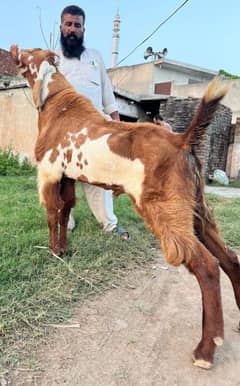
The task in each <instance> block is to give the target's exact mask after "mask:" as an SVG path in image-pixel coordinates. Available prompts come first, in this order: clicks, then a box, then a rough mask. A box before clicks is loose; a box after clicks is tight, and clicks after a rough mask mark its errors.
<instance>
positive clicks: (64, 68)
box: [57, 49, 118, 231]
mask: <svg viewBox="0 0 240 386" xmlns="http://www.w3.org/2000/svg"><path fill="white" fill-rule="evenodd" d="M57 54H58V55H59V57H60V61H59V66H58V68H59V71H60V72H61V73H62V74H63V75H64V76H65V78H66V79H67V80H68V81H69V83H71V85H72V86H73V87H74V88H75V90H76V91H78V92H80V93H81V94H83V95H85V96H86V97H88V98H89V99H90V100H91V101H92V103H93V104H94V106H95V107H96V108H97V109H98V110H99V111H101V112H104V113H105V114H111V113H112V112H113V111H117V110H118V106H117V104H116V102H115V97H114V94H113V90H112V86H111V83H110V80H109V77H108V75H107V72H106V69H105V66H104V63H103V60H102V57H101V54H100V53H99V52H98V51H97V50H94V49H85V51H84V52H83V53H82V55H81V58H80V60H79V59H77V58H71V59H70V58H66V57H64V56H63V54H62V51H61V50H60V51H58V52H57ZM82 187H83V189H84V192H85V195H86V198H87V201H88V205H89V207H90V209H91V210H92V212H93V214H94V216H95V217H96V219H97V221H98V222H99V223H100V224H101V225H102V226H103V229H104V230H105V231H111V230H113V229H114V228H115V226H116V224H117V217H116V216H115V214H114V212H113V199H112V192H111V191H110V190H104V189H102V188H99V187H96V186H92V185H89V184H84V183H82Z"/></svg>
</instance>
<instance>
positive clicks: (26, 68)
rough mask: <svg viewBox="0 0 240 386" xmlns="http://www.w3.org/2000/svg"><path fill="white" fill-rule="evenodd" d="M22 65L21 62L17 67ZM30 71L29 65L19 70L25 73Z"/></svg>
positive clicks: (20, 72)
mask: <svg viewBox="0 0 240 386" xmlns="http://www.w3.org/2000/svg"><path fill="white" fill-rule="evenodd" d="M20 66H21V64H19V65H18V66H17V67H20ZM27 71H28V67H23V68H20V70H19V74H21V75H22V74H24V72H27Z"/></svg>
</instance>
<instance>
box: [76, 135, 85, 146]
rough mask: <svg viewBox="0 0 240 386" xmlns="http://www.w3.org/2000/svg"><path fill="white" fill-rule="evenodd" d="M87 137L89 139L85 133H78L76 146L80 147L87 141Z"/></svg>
mask: <svg viewBox="0 0 240 386" xmlns="http://www.w3.org/2000/svg"><path fill="white" fill-rule="evenodd" d="M86 139H87V136H86V135H84V134H78V135H77V136H76V140H75V146H76V148H77V149H79V148H80V146H81V145H83V144H84V142H85V141H86Z"/></svg>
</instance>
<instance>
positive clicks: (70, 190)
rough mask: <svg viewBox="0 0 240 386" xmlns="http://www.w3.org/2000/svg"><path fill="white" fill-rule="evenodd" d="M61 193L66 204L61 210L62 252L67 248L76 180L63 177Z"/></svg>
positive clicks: (74, 200)
mask: <svg viewBox="0 0 240 386" xmlns="http://www.w3.org/2000/svg"><path fill="white" fill-rule="evenodd" d="M60 195H61V198H62V200H63V203H64V206H63V208H62V209H61V211H60V214H59V216H60V218H59V223H60V240H59V241H60V250H61V253H64V252H66V250H67V225H68V220H69V214H70V211H71V209H72V208H73V207H74V206H75V202H76V198H75V181H74V180H72V179H70V178H63V179H62V180H61V189H60Z"/></svg>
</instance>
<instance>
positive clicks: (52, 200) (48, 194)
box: [41, 182, 63, 255]
mask: <svg viewBox="0 0 240 386" xmlns="http://www.w3.org/2000/svg"><path fill="white" fill-rule="evenodd" d="M41 194H42V198H43V202H44V205H45V206H46V210H47V222H48V229H49V244H50V249H51V250H52V251H53V252H54V253H55V254H56V255H60V254H61V248H60V243H59V237H58V224H59V212H60V210H61V209H62V207H63V201H62V200H61V198H60V186H59V182H56V183H46V184H44V186H43V188H42V191H41Z"/></svg>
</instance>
